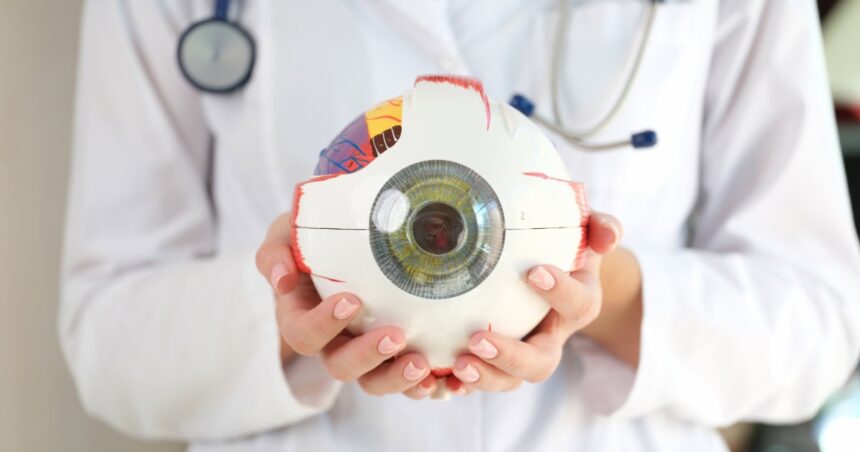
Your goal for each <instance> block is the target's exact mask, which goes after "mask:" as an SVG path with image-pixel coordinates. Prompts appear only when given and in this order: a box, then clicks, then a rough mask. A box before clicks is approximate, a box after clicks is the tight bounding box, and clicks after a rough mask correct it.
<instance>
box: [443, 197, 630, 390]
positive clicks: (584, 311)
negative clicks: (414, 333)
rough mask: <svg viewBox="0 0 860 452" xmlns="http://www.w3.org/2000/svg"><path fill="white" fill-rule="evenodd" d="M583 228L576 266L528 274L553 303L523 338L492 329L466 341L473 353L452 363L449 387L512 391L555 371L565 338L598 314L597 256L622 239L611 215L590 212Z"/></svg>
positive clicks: (600, 297) (600, 293)
mask: <svg viewBox="0 0 860 452" xmlns="http://www.w3.org/2000/svg"><path fill="white" fill-rule="evenodd" d="M587 230H588V242H589V249H588V250H587V251H586V252H587V255H586V259H585V262H584V265H583V266H582V267H581V268H580V269H579V270H576V271H573V272H566V271H563V270H561V269H559V268H557V267H554V266H550V265H541V266H538V267H535V268H533V269H532V270H531V271H529V273H528V277H527V278H528V283H529V285H530V286H532V288H533V289H534V290H535V291H537V292H538V293H539V294H540V295H541V297H542V298H543V299H544V300H546V301H547V302H548V303H549V304H550V306H551V308H552V309H551V310H550V311H549V313H548V314H547V316H546V317H545V318H544V319H543V321H541V323H540V324H539V325H538V326H537V327H536V328H535V329H534V331H532V333H531V334H530V335H529V336H527V337H526V338H525V339H523V340H518V339H512V338H509V337H505V336H501V335H499V334H496V333H494V332H492V331H481V332H479V333H475V334H474V335H473V336H472V337H471V339H470V340H469V351H470V352H471V353H470V354H465V355H462V356H460V357H459V358H458V359H457V361H456V362H455V363H454V368H453V373H454V375H453V376H454V377H456V378H451V377H449V378H448V381H447V385H448V388H449V389H450V390H452V391H453V392H454V393H455V394H458V395H463V394H465V393H467V392H469V391H470V390H482V391H510V390H513V389H516V388H518V387H519V386H520V384H521V383H522V382H523V381H527V382H530V383H536V382H541V381H544V380H546V379H547V378H549V377H550V375H552V373H553V372H555V369H556V368H557V367H558V365H559V363H560V362H561V356H562V351H563V349H564V344H565V343H566V342H567V340H568V338H570V336H571V335H573V334H574V333H576V332H577V331H579V330H581V329H582V328H584V327H585V326H586V325H588V324H590V323H591V322H593V321H594V320H595V319H596V318H597V316H598V314H599V313H600V310H601V305H602V303H603V290H602V288H601V284H600V267H601V260H602V258H603V255H604V254H607V253H610V252H612V251H613V250H614V249H615V247H616V246H617V244H618V242H619V240H620V239H621V224H620V223H619V222H618V220H617V219H615V218H614V217H612V216H610V215H605V214H600V213H592V215H591V218H590V220H589V224H588V229H587Z"/></svg>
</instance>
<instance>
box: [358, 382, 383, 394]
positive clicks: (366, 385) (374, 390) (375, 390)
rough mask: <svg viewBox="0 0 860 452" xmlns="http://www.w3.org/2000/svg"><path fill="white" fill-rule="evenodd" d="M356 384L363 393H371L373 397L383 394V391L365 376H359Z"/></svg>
mask: <svg viewBox="0 0 860 452" xmlns="http://www.w3.org/2000/svg"><path fill="white" fill-rule="evenodd" d="M358 386H359V387H360V388H361V390H362V391H364V392H365V393H367V394H369V395H372V396H374V397H380V396H383V395H385V393H384V392H383V391H382V390H381V389H380V388H379V387H378V386H376V385H373V384H370V382H368V381H367V379H365V378H360V379H359V380H358Z"/></svg>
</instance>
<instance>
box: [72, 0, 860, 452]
mask: <svg viewBox="0 0 860 452" xmlns="http://www.w3.org/2000/svg"><path fill="white" fill-rule="evenodd" d="M231 4H232V5H233V8H232V9H231V10H230V11H227V12H226V14H227V17H229V18H230V20H233V21H237V23H239V24H241V25H242V27H244V28H245V29H247V30H248V31H249V33H250V34H251V35H252V36H253V37H254V38H255V40H256V59H255V66H254V69H253V74H252V75H251V77H250V78H249V81H248V83H247V84H246V85H244V86H243V87H242V88H241V89H238V90H236V91H234V92H232V93H231V94H229V95H221V94H212V93H204V92H201V91H199V90H198V89H196V88H195V87H194V86H192V85H191V84H189V83H188V81H187V80H186V79H185V78H184V77H183V73H182V71H180V69H179V68H178V66H177V64H176V56H175V55H176V45H177V40H178V39H179V36H180V34H181V33H182V31H183V30H184V29H186V28H187V27H188V25H189V24H191V23H193V22H195V21H198V20H201V19H204V18H206V17H209V16H211V15H212V8H213V4H212V2H211V1H209V0H183V1H171V2H142V1H130V0H92V1H88V2H86V6H85V12H84V19H83V23H82V28H81V30H82V45H81V55H80V67H79V78H78V104H77V114H76V126H75V131H76V133H75V142H74V168H73V175H72V187H71V194H70V198H69V208H68V225H67V235H66V252H65V256H66V257H65V263H64V267H63V277H64V288H63V300H62V310H61V314H60V326H59V328H60V337H61V341H62V345H63V348H64V352H65V355H66V358H67V360H68V363H69V366H70V367H71V370H72V373H73V375H74V378H75V381H76V383H77V386H78V390H79V393H80V396H81V399H82V401H83V404H84V406H85V408H86V409H87V410H88V412H90V413H91V414H92V415H94V416H96V417H99V418H101V419H103V420H105V421H106V422H108V423H109V424H111V425H113V426H115V427H116V428H118V429H119V430H121V431H124V432H126V433H128V434H131V435H135V436H139V437H143V438H169V439H183V440H188V441H190V442H191V443H192V446H191V450H194V451H201V452H213V451H282V450H298V451H341V450H356V451H365V450H397V451H399V450H428V451H430V450H433V451H438V450H458V451H460V450H462V451H473V450H487V451H497V450H529V451H552V450H583V451H585V450H588V451H616V450H617V451H636V450H659V451H673V450H677V451H689V450H696V451H718V450H724V449H725V446H724V445H723V444H722V442H721V440H720V438H719V436H718V435H717V434H716V433H715V431H714V427H718V426H722V425H727V424H730V423H732V422H736V421H740V420H760V421H767V422H791V421H797V420H801V419H805V418H808V417H810V416H812V415H813V414H814V413H815V411H816V410H817V409H818V408H819V406H820V405H821V404H822V403H823V402H824V400H825V399H826V398H827V396H828V395H829V394H830V393H831V392H832V391H833V390H834V389H835V388H837V387H838V386H839V385H840V384H841V383H842V382H843V381H844V380H845V378H846V376H847V375H848V373H849V371H850V370H851V369H852V368H853V366H854V364H855V363H856V360H857V357H858V350H860V252H858V246H857V239H856V236H855V233H854V230H853V225H852V220H851V217H850V213H849V205H848V197H847V192H846V187H845V176H844V173H843V170H842V168H841V162H840V154H839V147H838V143H837V140H836V133H835V128H834V121H833V116H832V113H831V103H830V99H829V94H828V89H827V85H826V77H825V72H824V69H823V68H824V63H823V59H822V50H821V42H820V37H819V30H818V25H817V19H816V14H815V7H814V3H813V2H811V1H801V0H791V1H789V0H760V1H754V2H753V1H747V0H723V1H718V0H689V1H674V2H666V3H661V4H660V5H659V6H658V8H657V11H656V14H655V16H654V22H653V29H652V30H651V31H650V33H649V34H648V36H649V38H648V39H649V41H648V46H647V47H646V49H645V51H644V53H643V54H642V58H641V62H640V65H639V68H638V71H637V74H636V78H635V80H634V82H633V83H632V84H631V86H630V89H629V92H627V94H626V96H625V97H626V100H625V102H624V105H623V106H622V108H620V109H619V110H618V112H617V114H614V115H613V117H612V120H611V121H609V122H608V123H607V124H606V126H605V127H603V128H602V129H601V130H600V131H598V132H596V133H595V134H593V136H590V137H589V140H594V141H596V142H599V141H611V140H612V139H614V138H617V137H618V136H624V135H625V134H627V133H628V132H630V131H631V130H642V129H654V130H657V131H659V133H660V142H659V144H658V145H657V146H656V147H654V148H652V149H650V150H647V151H634V150H631V149H628V148H625V149H621V150H617V151H613V152H602V153H595V152H586V151H585V148H584V147H583V146H580V145H577V144H575V143H570V142H568V141H566V140H565V139H563V138H562V137H560V136H557V137H556V142H557V144H558V146H559V151H560V152H561V154H562V156H563V158H564V159H565V161H566V163H567V164H568V165H569V169H570V172H571V173H572V176H573V177H574V179H576V180H580V181H582V182H584V183H585V184H586V186H587V187H588V189H589V195H590V199H591V203H592V205H593V207H594V208H596V209H597V210H599V211H602V212H608V213H611V214H612V215H614V217H617V218H618V219H619V220H620V223H621V224H623V225H624V230H625V233H624V236H623V239H622V237H621V230H620V227H619V223H617V222H616V220H614V218H613V217H610V216H597V217H596V220H595V221H594V222H593V223H592V232H591V234H592V235H593V236H594V238H595V246H594V248H595V249H594V251H595V254H594V256H593V260H592V265H591V266H590V267H589V269H588V271H587V272H585V273H581V274H573V275H567V274H563V273H561V272H559V271H558V270H557V269H554V268H548V267H541V268H540V269H535V270H533V271H532V272H531V273H530V274H529V281H530V283H531V284H532V285H533V286H534V289H535V290H537V291H539V292H540V293H543V294H544V295H545V298H546V299H547V301H548V302H549V303H550V304H551V305H552V306H553V308H554V310H553V311H552V312H553V314H551V315H553V316H556V320H558V322H550V323H553V324H555V325H561V326H562V327H563V328H559V329H560V330H563V331H557V330H552V329H547V328H545V329H543V330H541V332H542V333H544V334H545V335H546V336H545V337H550V338H552V339H553V340H552V341H547V342H546V343H544V344H537V345H536V343H535V342H539V341H535V340H534V338H535V337H538V336H539V334H536V335H535V336H533V337H532V339H530V342H522V341H517V340H513V339H510V338H503V337H498V336H496V335H492V334H484V335H480V336H479V337H476V338H475V341H474V344H475V345H476V346H475V347H474V348H472V352H473V354H472V355H468V356H464V357H463V358H462V359H461V361H460V362H459V363H458V366H457V373H456V375H457V376H458V377H459V379H460V380H461V381H463V382H464V386H463V388H460V390H459V391H458V392H459V393H460V394H461V395H459V396H455V397H454V398H453V399H452V400H451V401H449V402H438V401H429V400H423V401H416V400H412V399H411V398H417V399H420V398H422V397H424V396H425V395H426V392H428V391H427V389H428V388H426V387H425V388H424V389H423V390H422V389H421V386H422V383H421V382H423V381H427V380H424V379H422V378H423V376H424V375H426V374H425V373H424V372H425V367H424V363H423V362H422V357H420V356H417V355H416V356H412V357H411V358H410V359H408V360H403V359H400V360H396V361H393V362H390V361H385V359H386V358H387V357H388V356H390V354H391V353H392V352H393V351H396V350H397V349H399V347H402V341H401V338H402V336H399V334H400V333H399V332H398V330H397V329H396V328H391V329H388V330H385V331H384V332H382V333H380V332H378V331H374V332H369V333H367V334H366V335H365V336H361V337H359V338H352V339H350V338H345V337H343V336H340V337H335V336H336V334H335V333H336V332H337V331H338V328H340V327H341V326H342V325H343V324H344V318H343V317H344V316H345V317H346V318H347V319H348V318H349V316H352V315H355V313H356V312H358V310H360V309H361V300H360V299H359V298H358V297H355V296H352V295H348V296H346V298H345V299H346V300H347V301H348V303H347V305H345V306H343V305H338V304H337V302H338V301H340V299H337V300H324V301H322V303H320V304H317V302H318V299H316V298H315V294H314V293H313V292H312V289H311V287H310V286H308V285H307V282H306V280H303V279H302V278H300V277H299V275H298V274H297V273H296V271H295V269H294V266H293V264H292V262H291V261H290V260H289V255H288V253H286V252H285V251H286V243H287V242H286V240H285V230H286V229H285V228H284V227H283V224H282V223H283V216H282V215H283V214H284V213H285V212H287V211H288V210H289V209H290V200H291V193H292V187H293V185H294V184H295V183H296V182H297V181H299V180H302V179H305V178H307V177H308V176H309V175H310V174H311V172H312V170H313V168H314V165H315V163H316V158H317V154H318V151H319V149H322V148H323V147H324V146H325V145H326V144H327V142H328V140H329V139H330V138H331V137H333V136H334V135H335V134H336V133H337V132H338V130H339V129H340V128H341V127H342V126H343V125H344V124H346V123H347V122H348V121H349V120H351V119H352V118H353V116H354V115H355V114H356V113H357V112H360V111H363V110H364V109H366V107H367V106H369V105H372V104H373V103H374V102H376V101H378V100H380V99H385V98H388V97H391V96H393V95H395V94H397V93H400V92H402V91H403V90H404V89H405V88H407V87H408V86H410V84H411V82H412V80H413V79H414V77H415V75H417V74H422V73H439V72H449V73H457V74H468V75H474V76H477V77H480V78H481V79H483V81H484V84H485V86H486V88H487V90H488V94H489V95H490V97H493V98H496V99H500V98H501V99H504V98H508V97H509V96H510V94H511V93H513V92H523V93H526V94H528V95H529V96H530V97H531V98H532V100H533V101H534V103H535V105H536V108H537V110H538V113H539V114H540V115H542V116H544V117H548V118H552V119H553V120H554V121H555V122H556V124H558V125H561V126H563V127H564V128H565V129H573V130H576V129H588V128H589V127H590V126H591V125H593V122H594V121H595V118H600V117H603V116H605V115H606V112H607V111H608V110H610V109H611V108H612V103H613V100H614V99H616V98H617V96H618V93H619V92H620V91H621V90H622V89H623V85H624V84H625V80H626V74H628V73H629V69H630V67H631V65H632V64H633V61H632V58H631V55H634V54H635V53H636V52H631V48H634V49H635V46H636V43H637V42H639V40H640V39H641V36H640V35H641V33H642V30H643V29H642V26H641V24H642V23H643V19H644V18H645V16H646V13H647V11H648V8H649V5H648V2H645V1H638V0H582V1H576V2H574V1H571V11H570V14H560V13H559V7H558V2H556V1H555V0H541V1H524V0H501V1H500V0H492V1H491V0H472V1H463V0H436V1H431V0H415V1H410V2H403V1H393V0H362V1H335V0H327V1H315V2H293V1H290V2H288V1H268V0H247V1H245V2H241V3H240V2H231ZM240 9H241V11H240ZM560 18H561V20H563V21H565V22H564V23H565V24H566V26H567V31H566V33H564V34H563V35H562V39H561V43H562V44H563V46H561V47H557V45H558V44H559V42H556V39H555V37H556V34H555V33H554V31H555V30H556V27H557V25H558V24H559V22H560ZM558 48H561V49H563V52H562V55H561V56H560V58H559V59H558V61H559V65H560V68H559V72H558V74H560V77H559V83H558V84H557V85H556V86H557V88H553V84H552V83H550V81H551V80H552V79H553V73H554V72H553V70H552V67H553V54H554V49H558ZM554 105H555V106H554ZM598 236H599V237H598ZM619 240H620V243H618V242H619ZM261 242H262V243H263V245H262V246H261V245H260V243H261ZM613 249H615V250H614V251H613ZM345 252H349V250H345ZM601 253H602V260H601ZM255 257H257V259H256V261H255ZM256 264H259V266H258V265H256ZM258 267H259V268H258ZM260 273H262V274H263V276H261V274H260ZM598 275H599V279H598V278H597V277H598ZM270 281H271V282H270ZM273 286H274V287H273ZM273 289H274V290H273ZM273 293H276V294H277V295H274V294H273ZM276 311H277V312H278V315H276ZM285 312H287V314H284V313H285ZM296 312H298V313H299V315H295V313H296ZM290 313H292V314H290ZM482 334H483V333H482ZM282 338H283V339H282ZM481 339H485V340H486V341H485V342H481ZM386 340H387V341H386ZM332 341H334V342H336V343H335V344H334V345H333V343H332ZM337 346H340V347H341V348H338V347H337ZM345 347H348V348H345ZM294 349H297V350H294ZM338 350H350V351H351V352H350V353H338ZM295 351H297V352H299V354H298V355H297V354H295V353H294V352H295ZM318 351H320V353H317V352H318ZM482 355H483V358H482V357H481V356H482ZM466 364H468V365H470V367H471V368H469V366H466ZM409 365H411V366H412V367H413V369H409V368H408V366H409ZM530 371H531V373H529V372H530ZM538 371H539V372H538ZM332 374H334V377H337V378H339V379H340V380H346V381H347V382H346V383H342V382H341V381H339V380H337V379H335V378H333V376H332ZM409 377H415V378H409ZM523 380H527V381H530V382H532V383H525V384H520V383H521V382H522V381H523ZM429 384H430V383H428V385H429ZM425 386H426V385H425ZM430 389H432V388H430ZM388 392H405V393H406V395H408V396H409V397H404V396H402V395H387V396H384V397H376V396H373V395H369V394H368V393H371V394H382V393H388ZM410 397H411V398H410Z"/></svg>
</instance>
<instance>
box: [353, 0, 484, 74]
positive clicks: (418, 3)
mask: <svg viewBox="0 0 860 452" xmlns="http://www.w3.org/2000/svg"><path fill="white" fill-rule="evenodd" d="M369 4H370V5H371V6H372V7H373V8H374V9H375V10H376V11H377V12H378V14H379V15H380V17H382V18H383V19H384V20H385V21H387V22H389V23H391V25H392V27H393V28H395V29H396V30H397V31H398V32H399V33H401V34H402V35H403V37H405V38H406V39H409V40H411V41H412V42H413V43H415V44H416V46H417V47H418V48H419V49H421V51H422V52H426V53H427V54H428V55H429V56H430V57H432V58H433V59H434V60H437V61H440V62H442V61H447V63H448V64H450V67H448V68H446V67H444V66H447V65H448V64H442V66H443V69H445V70H446V71H448V72H454V73H459V74H461V75H469V74H470V73H471V71H470V70H469V69H468V68H467V66H466V63H465V61H464V59H463V57H462V53H461V51H460V47H459V45H458V44H457V39H456V36H455V35H454V29H453V28H452V26H451V20H450V18H449V17H448V7H449V0H410V1H403V0H371V1H370V2H369Z"/></svg>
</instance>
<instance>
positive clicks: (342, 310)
mask: <svg viewBox="0 0 860 452" xmlns="http://www.w3.org/2000/svg"><path fill="white" fill-rule="evenodd" d="M357 310H358V303H355V302H353V301H350V300H349V299H347V298H341V299H340V300H339V301H338V302H337V304H335V305H334V311H333V312H332V314H333V315H334V318H336V319H338V320H344V319H347V318H349V316H351V315H352V314H354V313H355V311H357Z"/></svg>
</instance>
